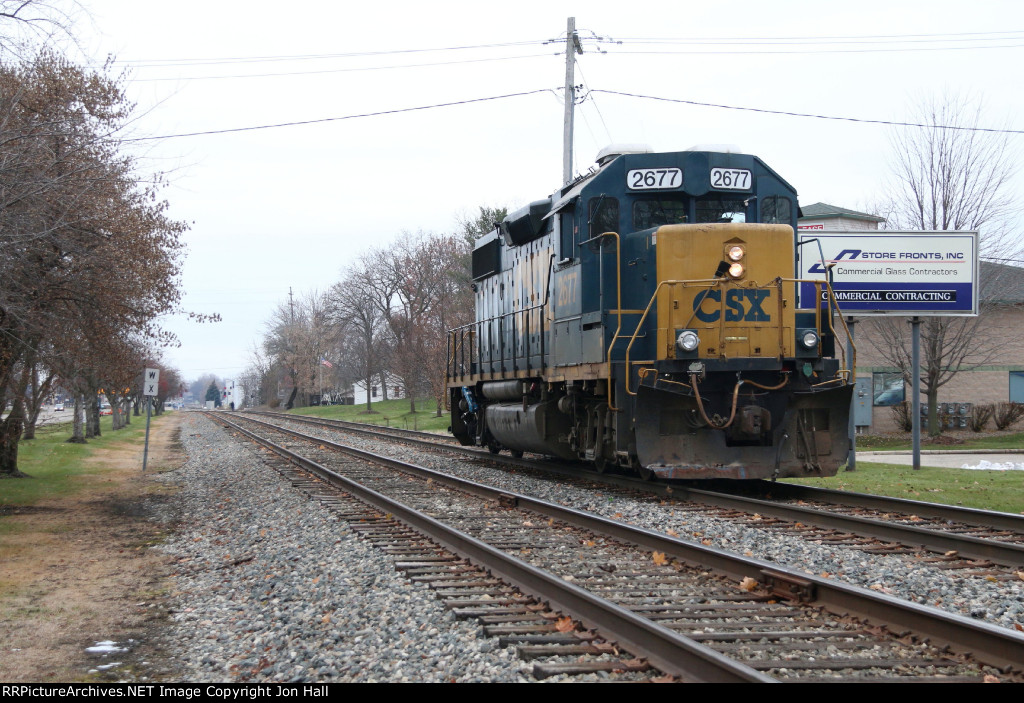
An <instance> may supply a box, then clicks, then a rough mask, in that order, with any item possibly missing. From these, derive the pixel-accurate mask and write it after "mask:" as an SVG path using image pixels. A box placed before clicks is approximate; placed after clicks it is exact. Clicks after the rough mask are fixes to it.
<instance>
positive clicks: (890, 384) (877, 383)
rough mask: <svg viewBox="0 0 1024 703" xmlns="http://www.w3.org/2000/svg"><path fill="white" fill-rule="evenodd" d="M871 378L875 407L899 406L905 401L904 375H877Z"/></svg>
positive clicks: (872, 375)
mask: <svg viewBox="0 0 1024 703" xmlns="http://www.w3.org/2000/svg"><path fill="white" fill-rule="evenodd" d="M871 377H872V394H871V395H872V398H873V403H872V404H873V405H899V404H900V403H902V402H903V401H904V399H905V396H904V392H903V374H899V373H875V374H871Z"/></svg>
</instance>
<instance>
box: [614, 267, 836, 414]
mask: <svg viewBox="0 0 1024 703" xmlns="http://www.w3.org/2000/svg"><path fill="white" fill-rule="evenodd" d="M728 282H729V281H727V280H726V279H724V278H714V279H690V280H665V281H660V282H659V283H658V285H657V287H656V288H655V289H654V293H653V294H652V295H651V298H650V300H649V301H648V303H647V307H646V308H644V311H643V315H641V317H640V320H639V321H638V322H637V324H636V328H635V329H634V330H633V333H632V335H629V337H628V338H629V344H627V345H626V354H625V358H624V362H625V379H624V380H625V388H626V393H627V394H629V395H632V396H635V395H636V394H637V393H636V391H635V390H634V389H632V388H631V387H630V380H631V378H632V366H633V364H634V363H637V364H640V363H644V364H648V363H651V362H646V361H645V362H633V361H631V360H630V358H629V355H630V352H631V351H632V348H633V344H634V342H635V341H636V340H637V338H638V337H639V336H640V334H639V333H640V330H641V328H642V327H643V325H644V322H646V320H647V316H648V314H649V313H650V311H651V308H652V307H653V306H654V304H655V302H656V301H657V300H658V294H659V293H660V292H661V290H662V288H663V287H675V286H681V287H683V288H687V287H703V288H706V289H708V290H712V289H714V288H716V287H720V286H722V284H723V283H728ZM784 283H789V284H793V286H794V287H795V286H796V285H797V284H799V283H811V284H813V285H814V286H815V301H818V300H820V299H821V297H822V296H821V293H822V289H823V288H824V289H825V290H827V291H828V298H827V304H828V310H829V314H828V315H827V318H828V321H827V324H828V329H829V331H830V332H831V333H832V336H833V337H834V338H835V337H837V336H838V335H837V334H836V330H835V327H834V326H833V324H832V318H833V316H834V313H839V317H840V320H841V322H842V324H843V329H844V331H845V332H846V335H847V339H849V340H850V346H851V350H852V354H851V359H850V360H849V361H850V362H851V364H850V365H849V366H848V365H847V363H846V362H847V359H846V350H845V349H842V348H841V349H840V354H841V359H842V366H844V367H847V368H840V369H839V370H838V371H837V372H836V375H837V377H838V378H837V379H832V380H829V381H827V382H826V384H827V383H834V382H835V381H836V380H842V381H845V382H849V379H850V378H851V377H852V375H853V369H854V368H855V366H854V365H853V364H854V363H855V359H856V346H855V345H854V344H853V340H852V338H850V331H849V328H848V327H847V325H846V320H845V319H843V317H842V314H841V311H840V310H839V307H838V305H836V303H835V302H834V301H835V296H834V295H833V292H832V286H831V284H830V283H829V282H828V280H826V279H806V278H782V277H777V278H775V279H773V280H772V282H771V283H770V284H768V285H763V286H762V285H759V284H758V283H757V282H756V281H750V282H749V283H748V284H747V285H745V286H742V288H747V289H766V288H769V287H772V286H775V287H777V288H778V292H779V294H778V296H777V297H778V299H779V302H778V305H779V319H781V316H782V310H783V306H784V304H783V297H782V286H783V284H784ZM725 303H726V300H725V296H724V295H723V296H720V300H719V307H720V308H721V309H723V310H724V306H725ZM814 312H815V329H816V330H817V331H818V334H819V339H820V336H821V329H822V319H821V317H822V306H821V305H820V304H816V305H815V306H814ZM669 314H670V316H671V311H670V313H669ZM696 314H697V309H696V308H695V309H694V310H693V311H692V312H691V313H690V316H689V317H688V318H687V321H686V323H684V324H683V325H682V327H684V328H685V327H689V326H690V323H691V322H692V321H693V319H694V317H695V316H696ZM725 317H726V316H725V315H724V314H720V315H719V317H718V319H719V328H720V329H719V340H720V341H719V352H720V353H722V352H723V350H724V344H725V334H724V329H725ZM670 323H671V318H670V320H669V321H667V322H666V325H667V328H671V327H673V325H671V324H670ZM778 328H779V353H780V354H782V353H783V350H784V348H785V347H784V342H785V340H784V336H783V333H784V331H783V325H781V324H780V325H778ZM623 337H624V338H625V335H623ZM613 342H614V340H613ZM608 366H609V369H610V368H611V347H609V351H608ZM646 375H648V374H643V376H646ZM610 378H611V377H610V375H609V380H610ZM641 380H642V377H641ZM818 385H825V384H818ZM613 409H614V408H613Z"/></svg>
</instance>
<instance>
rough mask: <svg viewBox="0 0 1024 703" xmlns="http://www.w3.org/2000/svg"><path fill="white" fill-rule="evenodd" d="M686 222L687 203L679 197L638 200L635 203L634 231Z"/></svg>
mask: <svg viewBox="0 0 1024 703" xmlns="http://www.w3.org/2000/svg"><path fill="white" fill-rule="evenodd" d="M684 222H686V201H685V200H684V199H683V198H679V197H666V198H657V199H650V200H637V201H635V202H634V203H633V231H634V232H638V231H640V230H642V229H647V228H648V227H661V226H662V225H678V224H682V223H684Z"/></svg>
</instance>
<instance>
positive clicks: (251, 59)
mask: <svg viewBox="0 0 1024 703" xmlns="http://www.w3.org/2000/svg"><path fill="white" fill-rule="evenodd" d="M546 43H547V40H544V39H536V40H527V41H514V42H498V43H494V44H474V45H467V46H445V47H435V48H427V49H391V50H388V51H353V52H345V53H330V54H294V55H277V56H274V55H271V56H221V57H211V58H194V59H190V58H178V59H136V60H135V61H115V62H114V63H123V64H125V65H127V66H130V67H133V68H162V67H171V66H204V65H207V66H208V65H218V64H231V63H263V62H277V61H311V60H312V61H317V60H324V59H338V58H361V57H365V56H394V55H396V54H419V53H431V52H439V51H461V50H465V49H495V48H506V47H510V46H532V45H544V44H546Z"/></svg>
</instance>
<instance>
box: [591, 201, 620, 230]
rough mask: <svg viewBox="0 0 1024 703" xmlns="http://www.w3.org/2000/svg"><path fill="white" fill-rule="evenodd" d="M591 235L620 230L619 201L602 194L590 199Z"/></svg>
mask: <svg viewBox="0 0 1024 703" xmlns="http://www.w3.org/2000/svg"><path fill="white" fill-rule="evenodd" d="M589 210H590V218H589V219H590V237H589V238H593V237H596V236H597V235H599V234H604V233H605V232H618V231H619V201H618V198H609V197H608V196H606V195H602V196H600V197H597V198H591V199H590V208H589Z"/></svg>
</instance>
